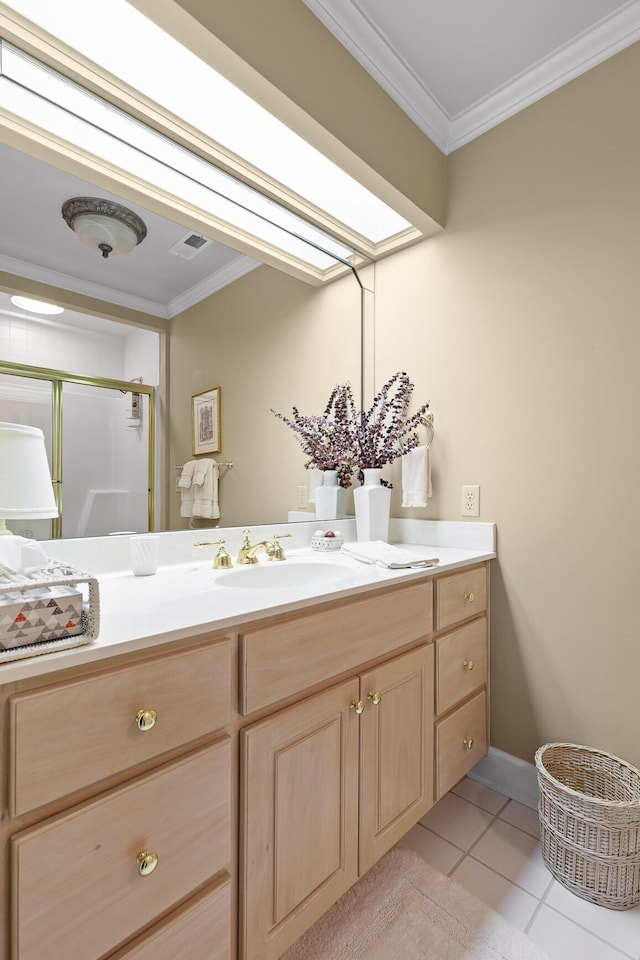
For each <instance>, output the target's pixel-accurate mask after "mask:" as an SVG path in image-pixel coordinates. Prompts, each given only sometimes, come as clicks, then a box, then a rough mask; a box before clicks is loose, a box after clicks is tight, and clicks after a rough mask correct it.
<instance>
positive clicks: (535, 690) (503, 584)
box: [171, 46, 640, 764]
mask: <svg viewBox="0 0 640 960" xmlns="http://www.w3.org/2000/svg"><path fill="white" fill-rule="evenodd" d="M639 85H640V46H635V47H633V48H631V49H628V50H627V51H625V52H623V53H621V54H619V55H618V56H617V57H615V58H614V59H612V60H610V61H609V62H607V63H604V64H603V65H601V66H599V67H597V68H596V69H594V70H593V71H591V72H590V73H588V74H586V75H585V76H583V77H581V78H579V79H578V80H576V81H574V82H573V83H571V84H569V85H568V86H566V87H564V88H562V89H561V90H559V91H557V92H555V93H553V94H552V95H550V96H549V97H547V98H546V99H544V100H542V101H541V102H539V103H538V104H535V105H533V106H531V107H530V108H528V109H527V110H525V111H524V112H522V113H521V114H519V115H518V116H516V117H514V118H513V119H511V120H509V121H507V122H505V123H503V124H502V125H500V126H499V127H497V128H496V129H494V130H493V131H491V132H489V133H487V134H485V135H484V136H483V137H481V138H479V139H478V140H476V141H475V142H473V143H471V144H469V145H468V146H466V147H465V148H463V149H462V150H460V151H458V152H457V153H456V154H454V155H453V156H452V157H450V159H449V176H450V204H449V215H448V227H447V230H446V231H445V232H444V233H443V234H441V235H440V236H439V237H436V238H433V239H430V240H428V241H426V242H425V243H423V244H421V245H419V246H417V247H413V248H411V249H410V250H407V251H404V252H402V253H399V254H396V255H395V256H393V257H389V258H388V259H386V260H383V261H381V262H380V263H378V264H377V265H376V267H375V290H376V294H375V323H376V360H375V363H376V371H375V380H376V383H377V384H378V385H380V384H381V383H382V382H383V381H384V379H385V378H386V377H387V376H388V375H389V374H391V373H393V372H394V371H396V370H398V369H406V370H407V371H408V372H409V373H410V374H411V376H412V377H413V378H414V379H415V381H416V394H415V396H416V401H418V400H420V401H421V400H423V399H429V400H430V401H431V404H432V410H433V412H434V414H435V418H436V440H435V443H434V447H433V471H434V478H433V480H434V490H435V495H434V499H433V501H432V503H431V505H430V506H429V508H428V509H427V510H423V511H417V510H416V511H406V510H402V508H401V507H400V506H399V500H398V498H399V491H398V490H397V489H396V491H395V493H394V511H393V512H394V513H395V514H396V515H403V516H419V517H425V518H434V519H459V518H460V486H461V484H463V483H479V484H480V486H481V500H480V502H481V519H482V520H490V521H495V522H496V523H497V527H498V552H499V556H498V560H497V561H496V562H495V564H494V565H493V576H492V591H491V603H492V664H491V682H492V699H491V702H492V709H491V713H492V733H491V742H492V744H493V746H495V747H498V748H500V749H503V750H506V751H508V752H509V753H512V754H515V755H516V756H519V757H522V758H524V759H527V760H532V757H533V753H534V750H535V748H536V746H538V745H539V744H541V743H544V742H546V741H548V740H554V739H560V740H562V739H567V740H570V741H576V742H584V743H588V744H593V745H598V746H601V747H603V748H606V749H609V750H611V751H613V752H615V753H617V754H619V755H621V756H623V757H625V758H626V759H628V760H630V761H631V762H633V763H636V764H640V745H639V744H638V739H637V736H636V724H635V719H636V718H635V705H636V702H637V689H636V688H637V682H638V680H637V678H638V676H640V643H639V642H638V641H639V637H638V614H637V612H636V609H635V608H636V602H637V586H636V578H637V570H638V563H637V560H636V550H637V547H638V543H640V521H639V519H638V517H639V512H638V508H637V503H636V491H635V483H636V482H637V481H638V479H640V454H639V444H638V439H637V433H638V424H639V423H640V399H639V393H638V373H637V366H638V356H640V349H639V348H640V324H639V323H638V319H637V310H638V234H639V232H640V190H639V181H638V173H637V170H638V157H640V129H639V128H638V125H637V123H635V122H634V116H635V106H636V100H637V90H638V88H639ZM267 291H268V293H269V296H270V297H273V298H274V299H273V306H272V307H270V308H267V309H264V303H265V301H268V299H269V298H265V296H264V294H265V293H266V292H267ZM346 291H348V293H349V297H350V298H351V297H354V298H355V296H356V294H355V293H354V292H353V289H352V288H351V287H350V286H349V285H348V283H347V281H341V282H340V284H338V285H334V286H332V287H330V288H328V289H326V290H322V291H314V290H312V289H310V288H307V287H303V286H301V285H299V284H297V283H296V281H291V280H289V279H287V278H284V277H280V276H278V274H275V273H274V272H273V271H270V270H268V269H267V268H261V269H260V270H258V271H256V272H254V273H253V274H250V275H249V276H248V277H246V278H244V279H243V280H241V281H238V282H237V283H235V284H233V285H232V286H231V287H229V288H227V289H226V290H224V291H221V292H220V293H219V294H216V295H215V296H214V297H213V298H211V300H210V301H209V302H208V303H207V304H206V305H202V306H201V307H197V308H193V310H192V311H190V312H189V314H188V315H185V316H183V317H182V318H180V319H179V320H178V321H177V322H176V323H175V324H174V329H175V333H174V336H173V348H172V376H173V380H172V391H171V396H172V427H173V428H174V431H175V433H176V435H178V436H180V437H181V439H180V441H179V442H178V443H177V445H176V452H175V456H177V457H182V458H184V457H186V456H187V454H188V452H189V451H188V449H187V444H188V440H187V437H188V432H187V431H188V407H187V406H186V405H187V404H188V394H190V393H191V392H195V391H196V390H199V389H203V388H204V387H207V386H210V385H212V384H213V383H215V382H222V383H223V403H224V408H225V435H226V437H227V438H228V440H225V453H226V452H227V451H228V452H229V454H230V455H233V456H234V457H237V459H238V462H239V468H238V471H237V474H236V475H235V476H233V477H232V478H229V479H228V480H227V481H225V483H226V486H225V490H224V493H223V496H224V499H225V502H226V504H227V505H228V509H229V511H230V514H231V515H232V517H233V522H250V521H251V520H252V516H254V507H253V506H251V507H248V506H247V504H246V503H244V504H240V500H241V498H242V493H243V488H244V486H245V483H246V481H247V472H250V471H253V470H257V471H260V475H261V476H262V477H265V476H267V473H266V471H265V465H266V464H268V463H269V453H270V449H271V442H272V440H273V438H274V437H275V434H276V433H277V430H278V429H282V430H284V429H285V428H284V427H281V426H280V425H279V424H277V423H274V422H272V420H270V415H269V414H268V409H269V407H270V406H276V407H278V408H280V409H286V408H287V406H290V405H291V404H292V403H294V402H297V400H298V397H302V396H305V402H306V397H307V396H308V398H309V404H310V405H311V402H312V400H313V399H314V398H315V402H317V403H318V404H320V403H322V402H323V401H324V399H325V397H326V394H327V389H328V387H329V386H331V385H332V384H333V383H334V382H337V381H338V380H339V379H341V378H342V377H343V375H344V371H343V370H341V369H340V366H341V361H342V357H341V356H340V353H339V351H338V350H334V352H333V354H331V352H330V353H329V356H330V357H331V356H333V360H330V361H327V360H326V359H325V360H323V361H322V362H320V361H319V360H316V359H315V357H316V354H315V352H314V351H315V350H316V348H317V346H318V344H324V343H327V342H330V343H335V342H340V340H341V333H340V330H341V328H342V325H343V322H344V320H345V318H349V317H351V315H352V312H353V306H352V304H351V303H349V305H348V306H347V305H346V304H345V303H343V302H342V299H341V298H342V297H343V294H344V293H345V292H346ZM292 293H293V294H294V296H293V299H292V300H291V299H290V297H291V294H292ZM286 303H289V304H290V305H289V306H288V307H286V306H285V307H284V309H280V306H284V305H285V304H286ZM238 343H240V344H244V345H245V346H246V347H248V345H249V344H251V346H252V347H255V348H256V352H257V355H258V358H259V360H258V363H257V373H256V366H252V364H251V361H250V357H249V354H248V353H247V354H246V355H244V354H243V353H242V351H241V352H240V353H238V352H237V347H238ZM351 349H352V347H351ZM345 361H346V358H345ZM250 371H253V372H250ZM254 377H255V378H256V379H254ZM178 382H179V383H180V390H178V389H177V384H178ZM305 383H309V384H311V385H312V387H313V389H312V390H311V391H310V392H309V393H306V392H305V387H304V385H305ZM300 403H301V405H302V401H300ZM253 422H256V423H257V424H258V426H259V434H261V437H259V439H258V440H256V441H255V442H254V441H252V443H251V444H250V445H247V444H246V443H245V441H244V440H243V439H242V434H243V432H244V430H245V429H246V427H247V426H248V425H249V424H250V423H253ZM274 431H275V432H274ZM236 433H239V435H240V436H239V439H237V440H236V439H235V435H236ZM232 438H233V440H232ZM288 439H289V441H290V451H289V452H290V454H291V459H288V458H287V459H286V462H285V458H284V457H282V466H283V467H284V468H285V471H286V470H291V476H289V477H287V479H286V480H282V481H280V480H278V482H277V487H278V489H276V490H272V491H271V493H270V494H269V496H270V497H271V496H272V497H273V509H274V510H282V508H285V509H286V508H288V507H289V506H290V505H291V498H292V496H295V485H296V484H297V483H298V481H299V479H300V468H299V465H300V455H299V453H298V450H297V448H296V447H295V444H294V443H293V441H291V440H290V438H288ZM227 442H228V444H229V445H228V446H227ZM236 443H237V444H238V447H237V448H236ZM176 462H180V461H176ZM388 476H389V477H390V478H392V479H395V480H396V481H397V479H398V469H397V467H396V468H394V469H392V470H390V471H388ZM236 503H238V504H239V505H238V510H237V512H236ZM230 522H231V520H230Z"/></svg>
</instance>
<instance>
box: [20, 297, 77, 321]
mask: <svg viewBox="0 0 640 960" xmlns="http://www.w3.org/2000/svg"><path fill="white" fill-rule="evenodd" d="M10 300H11V303H12V304H13V305H14V307H19V308H20V309H21V310H28V311H29V313H41V314H42V315H43V316H51V317H52V316H54V315H55V314H57V313H64V307H59V306H58V304H57V303H45V302H44V300H31V299H30V298H29V297H10Z"/></svg>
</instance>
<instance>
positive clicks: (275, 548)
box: [236, 530, 291, 564]
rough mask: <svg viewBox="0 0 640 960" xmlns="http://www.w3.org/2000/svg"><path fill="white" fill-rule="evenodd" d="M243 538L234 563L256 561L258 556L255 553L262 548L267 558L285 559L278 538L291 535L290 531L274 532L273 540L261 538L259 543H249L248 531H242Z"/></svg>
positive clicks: (285, 537) (282, 538) (281, 538)
mask: <svg viewBox="0 0 640 960" xmlns="http://www.w3.org/2000/svg"><path fill="white" fill-rule="evenodd" d="M242 533H243V536H244V540H243V541H242V546H241V547H240V551H239V553H238V559H237V560H236V563H240V564H249V563H257V562H258V557H257V554H258V552H259V551H260V550H264V551H265V552H266V554H267V557H268V558H269V560H286V559H287V558H286V557H285V555H284V550H283V549H282V547H281V545H280V540H285V539H287V538H289V537H291V534H290V533H274V535H273V540H261V541H260V542H259V543H254V544H252V543H251V540H250V539H249V531H248V530H243V531H242Z"/></svg>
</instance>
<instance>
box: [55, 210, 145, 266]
mask: <svg viewBox="0 0 640 960" xmlns="http://www.w3.org/2000/svg"><path fill="white" fill-rule="evenodd" d="M62 216H63V217H64V219H65V221H66V223H67V225H68V226H69V227H71V229H72V230H73V232H74V233H75V234H76V235H77V236H78V237H79V238H80V240H82V242H83V243H86V244H88V245H89V246H90V247H94V249H96V250H100V252H101V253H102V256H103V257H104V258H105V260H106V259H107V257H108V256H109V255H110V254H113V255H114V256H120V255H121V254H123V253H129V251H130V250H133V248H134V247H136V246H137V245H138V244H139V243H142V241H143V240H144V238H145V237H146V235H147V228H146V226H145V224H144V222H143V221H142V220H141V219H140V217H139V216H138V215H137V214H136V213H134V212H133V210H129V208H128V207H123V206H121V205H120V204H119V203H114V202H113V201H112V200H102V199H100V198H99V197H73V198H72V199H71V200H67V201H65V203H63V204H62Z"/></svg>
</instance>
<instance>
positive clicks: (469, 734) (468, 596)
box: [434, 566, 489, 799]
mask: <svg viewBox="0 0 640 960" xmlns="http://www.w3.org/2000/svg"><path fill="white" fill-rule="evenodd" d="M488 596H489V594H488V570H487V569H486V567H484V566H482V567H472V568H470V569H468V570H463V571H460V572H459V573H454V574H450V575H449V576H445V577H440V578H438V579H437V580H436V608H435V610H436V614H435V619H436V624H437V628H436V629H437V630H438V631H440V632H439V633H437V634H436V637H435V641H434V642H435V650H436V687H435V694H436V713H437V719H436V724H435V748H436V798H437V799H440V797H443V796H444V795H445V793H447V792H448V791H449V790H450V789H451V788H452V787H453V786H455V784H456V783H458V781H459V780H461V779H462V777H464V775H465V773H467V771H468V770H470V769H471V767H473V766H474V765H475V764H476V763H477V761H478V760H480V758H481V757H483V756H484V755H485V753H486V752H487V746H488V742H489V721H488V682H489V631H488V619H487V612H488V611H487V608H488Z"/></svg>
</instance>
